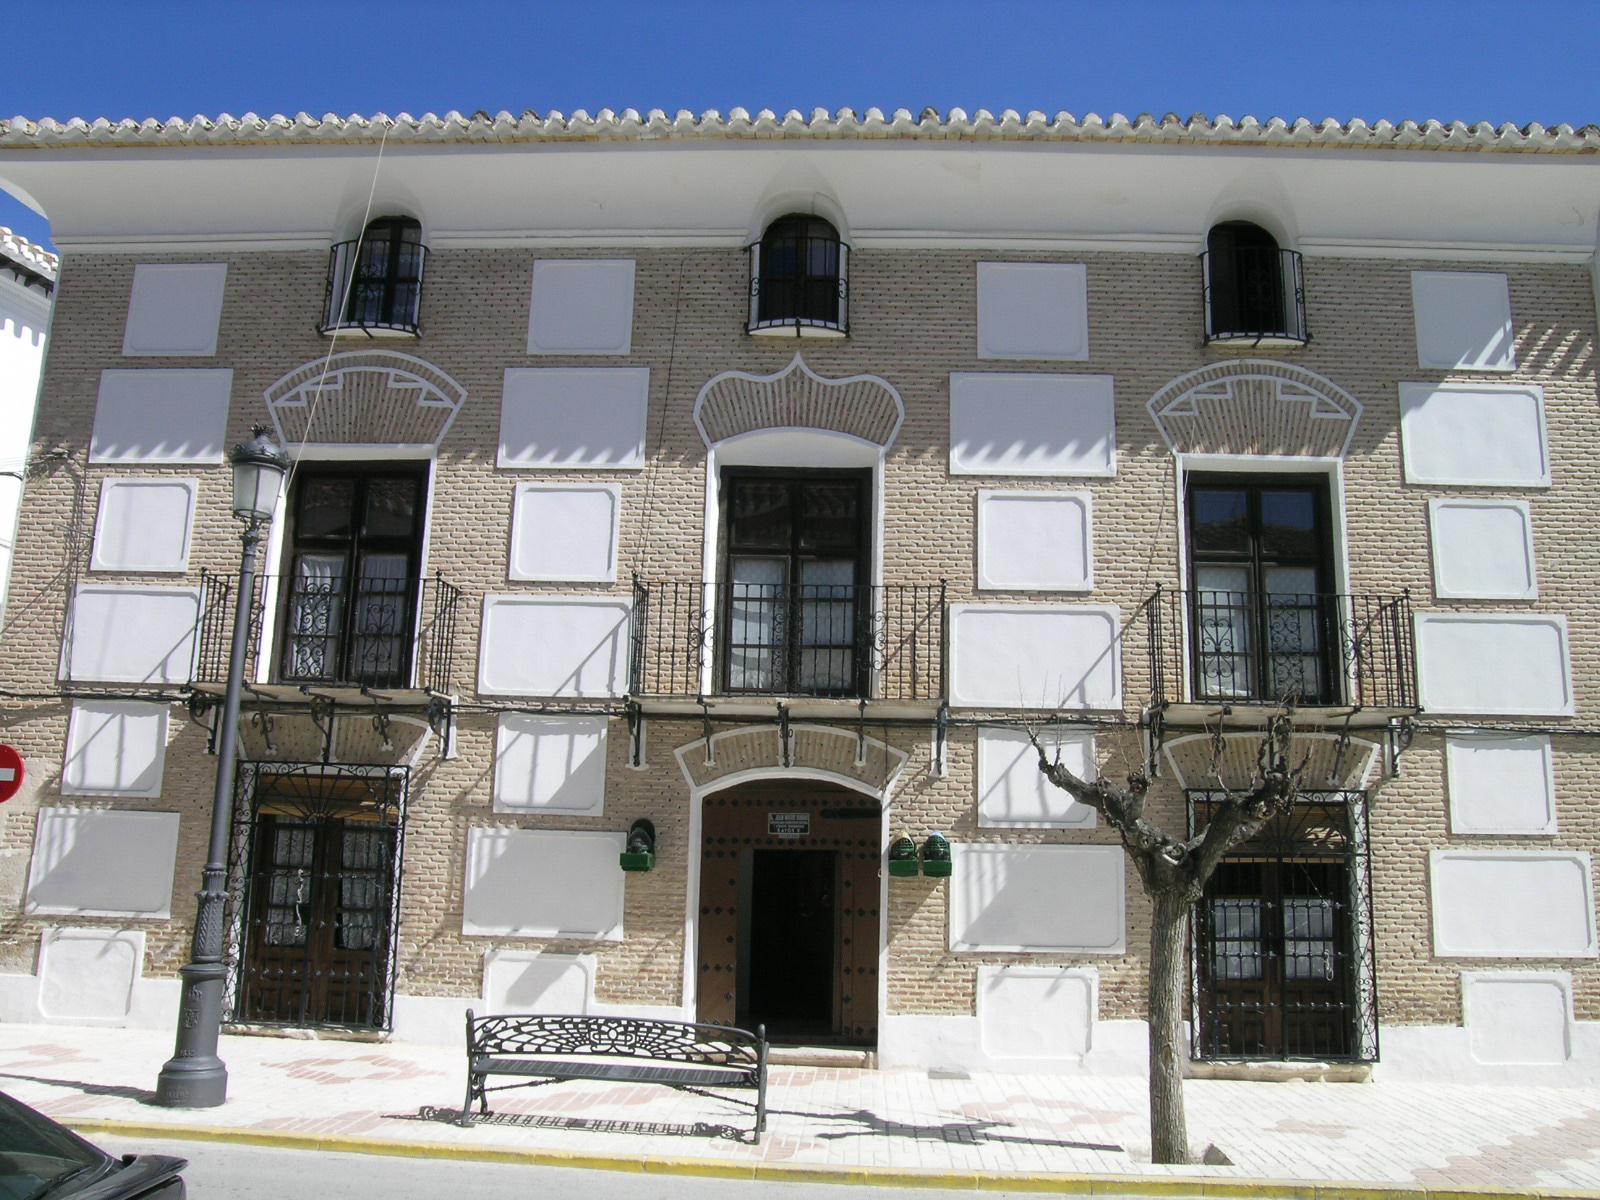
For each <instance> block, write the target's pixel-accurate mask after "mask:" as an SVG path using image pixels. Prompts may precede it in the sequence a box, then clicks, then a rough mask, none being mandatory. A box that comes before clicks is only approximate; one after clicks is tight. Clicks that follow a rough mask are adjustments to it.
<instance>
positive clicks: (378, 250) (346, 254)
mask: <svg viewBox="0 0 1600 1200" xmlns="http://www.w3.org/2000/svg"><path fill="white" fill-rule="evenodd" d="M427 256H428V248H427V247H426V246H424V245H423V244H422V224H421V222H419V221H416V220H413V219H412V218H411V217H379V218H378V219H377V220H375V221H372V222H371V223H369V224H368V225H367V227H366V229H365V230H364V231H363V232H362V234H361V236H360V237H359V238H358V239H357V240H355V241H353V242H340V243H339V244H338V245H336V246H335V247H334V248H333V254H332V256H331V257H330V259H329V261H328V298H327V306H326V308H325V309H324V314H325V320H324V321H323V323H322V326H321V330H322V332H323V333H338V332H340V331H345V330H349V331H360V332H363V333H365V334H367V335H368V336H369V337H382V336H389V337H416V336H417V335H418V334H420V333H421V332H422V325H421V321H420V315H421V309H422V267H423V263H424V261H425V260H426V259H427Z"/></svg>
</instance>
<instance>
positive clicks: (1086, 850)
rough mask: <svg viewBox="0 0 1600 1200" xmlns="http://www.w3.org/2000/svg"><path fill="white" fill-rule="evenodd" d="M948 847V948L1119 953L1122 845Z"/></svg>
mask: <svg viewBox="0 0 1600 1200" xmlns="http://www.w3.org/2000/svg"><path fill="white" fill-rule="evenodd" d="M951 849H952V857H953V859H954V867H953V868H952V878H951V888H950V948H951V949H952V950H972V951H978V950H983V951H1018V952H1024V951H1040V952H1059V953H1065V952H1068V951H1072V952H1076V953H1081V954H1121V953H1122V952H1123V949H1124V941H1125V933H1124V925H1125V920H1124V915H1125V908H1126V898H1125V889H1124V886H1123V853H1122V848H1121V847H1120V846H1001V845H980V844H974V843H960V842H958V843H956V844H955V845H954V846H952V848H951Z"/></svg>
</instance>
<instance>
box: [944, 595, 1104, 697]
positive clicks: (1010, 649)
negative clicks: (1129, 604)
mask: <svg viewBox="0 0 1600 1200" xmlns="http://www.w3.org/2000/svg"><path fill="white" fill-rule="evenodd" d="M1121 627H1122V613H1121V610H1120V609H1117V608H1110V607H1100V606H1090V605H1081V606H1072V607H1066V606H1047V605H1042V604H1038V605H1002V604H952V605H951V606H950V631H951V636H950V645H951V686H950V700H951V703H953V704H957V705H964V706H968V707H978V708H1044V709H1055V708H1113V709H1114V708H1121V707H1122V667H1121V662H1120V659H1121V640H1120V637H1119V634H1118V631H1119V630H1120V629H1121Z"/></svg>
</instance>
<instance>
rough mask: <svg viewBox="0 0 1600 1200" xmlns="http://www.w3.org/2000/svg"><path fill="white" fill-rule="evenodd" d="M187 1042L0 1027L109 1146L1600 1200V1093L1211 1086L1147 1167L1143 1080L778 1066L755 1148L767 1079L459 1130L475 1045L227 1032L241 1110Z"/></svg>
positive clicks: (515, 1102)
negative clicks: (187, 1081)
mask: <svg viewBox="0 0 1600 1200" xmlns="http://www.w3.org/2000/svg"><path fill="white" fill-rule="evenodd" d="M171 1051H172V1038H171V1035H169V1034H165V1033H161V1034H155V1033H146V1032H138V1031H130V1030H121V1029H85V1028H77V1027H67V1026H41V1025H0V1088H4V1089H5V1090H6V1091H9V1092H11V1093H12V1094H14V1095H15V1096H17V1097H18V1098H20V1099H22V1100H24V1101H26V1102H28V1103H30V1104H33V1105H34V1106H36V1107H38V1108H40V1109H42V1110H44V1111H45V1112H47V1113H49V1114H50V1115H52V1116H54V1117H56V1118H57V1119H59V1120H62V1121H64V1122H66V1123H68V1124H70V1125H73V1126H74V1127H76V1128H79V1129H82V1130H84V1131H85V1132H87V1133H89V1134H90V1135H91V1136H92V1135H93V1131H95V1130H97V1129H98V1130H112V1129H115V1130H116V1131H118V1132H127V1133H133V1134H135V1135H137V1136H144V1137H149V1138H156V1137H159V1136H161V1135H162V1134H170V1135H172V1136H179V1135H182V1136H189V1137H193V1136H200V1137H207V1136H214V1137H231V1138H245V1139H249V1140H252V1141H269V1140H270V1141H278V1140H282V1141H285V1142H287V1143H288V1144H291V1145H301V1146H308V1147H309V1146H324V1147H327V1148H337V1149H342V1150H369V1151H372V1152H376V1153H395V1154H426V1155H429V1156H438V1157H451V1156H457V1157H466V1158H487V1159H502V1160H511V1161H519V1160H520V1161H538V1162H547V1163H552V1164H563V1165H569V1166H572V1165H590V1166H603V1167H613V1168H620V1169H628V1170H633V1171H639V1170H644V1171H654V1170H660V1171H674V1172H704V1173H709V1174H718V1175H747V1176H759V1177H763V1178H772V1179H785V1178H787V1179H795V1178H837V1179H839V1180H840V1181H844V1182H866V1181H869V1180H870V1181H871V1182H877V1183H913V1184H915V1183H920V1184H924V1185H927V1186H943V1187H951V1186H954V1187H967V1188H972V1187H983V1188H985V1189H988V1190H996V1189H1000V1190H1019V1191H1020V1190H1059V1191H1066V1192H1078V1193H1089V1192H1094V1193H1097V1194H1100V1193H1118V1192H1121V1193H1124V1194H1127V1193H1130V1192H1133V1193H1137V1192H1140V1191H1145V1192H1152V1193H1153V1192H1160V1193H1161V1194H1163V1195H1166V1196H1173V1195H1185V1194H1189V1195H1201V1194H1202V1190H1203V1191H1204V1194H1207V1195H1225V1194H1230V1193H1231V1194H1234V1195H1241V1194H1250V1195H1258V1194H1276V1195H1279V1196H1292V1197H1295V1198H1296V1200H1312V1197H1313V1192H1312V1190H1311V1189H1310V1188H1309V1187H1308V1186H1306V1185H1307V1184H1310V1183H1324V1184H1326V1183H1337V1184H1346V1185H1351V1186H1354V1187H1356V1188H1357V1189H1358V1190H1359V1189H1363V1188H1377V1189H1380V1190H1381V1191H1384V1192H1389V1193H1393V1192H1395V1191H1404V1192H1408V1193H1412V1194H1417V1193H1422V1192H1432V1193H1437V1192H1450V1193H1459V1192H1462V1191H1469V1192H1471V1191H1479V1190H1483V1191H1491V1192H1493V1191H1498V1192H1518V1193H1523V1194H1527V1193H1541V1192H1542V1193H1547V1194H1562V1195H1569V1196H1570V1195H1583V1196H1600V1089H1594V1090H1591V1089H1567V1088H1503V1087H1495V1088H1491V1087H1450V1086H1432V1085H1418V1084H1411V1085H1403V1084H1392V1083H1383V1084H1370V1083H1369V1084H1338V1083H1238V1082H1228V1081H1221V1080H1191V1081H1189V1082H1188V1083H1187V1084H1185V1087H1186V1089H1187V1095H1188V1107H1189V1132H1190V1137H1191V1139H1192V1140H1193V1142H1194V1144H1195V1145H1196V1146H1198V1147H1204V1146H1206V1145H1207V1144H1210V1145H1213V1146H1215V1147H1217V1148H1218V1149H1219V1150H1220V1151H1221V1152H1222V1154H1223V1155H1225V1156H1226V1158H1227V1160H1228V1165H1220V1164H1219V1165H1209V1166H1185V1167H1167V1166H1156V1165H1152V1164H1151V1163H1150V1162H1149V1141H1148V1131H1147V1118H1146V1115H1145V1114H1146V1108H1145V1096H1144V1083H1143V1081H1142V1080H1139V1079H1101V1078H1075V1077H1071V1076H1050V1075H1031V1076H1024V1075H992V1074H975V1075H973V1076H972V1077H971V1078H941V1077H937V1076H935V1077H930V1076H929V1075H927V1074H925V1073H923V1072H921V1071H911V1070H896V1071H857V1070H839V1069H815V1068H802V1067H774V1068H773V1069H772V1072H771V1087H770V1091H769V1104H770V1107H771V1115H770V1120H769V1124H768V1130H767V1134H766V1136H765V1137H764V1138H762V1140H761V1143H760V1145H756V1144H754V1143H753V1141H752V1140H751V1137H750V1129H751V1126H752V1124H753V1113H752V1111H751V1108H750V1107H749V1104H748V1101H749V1099H750V1094H749V1093H738V1092H735V1093H730V1095H731V1096H733V1097H738V1099H737V1100H735V1099H730V1098H719V1097H717V1096H714V1095H711V1094H710V1093H680V1092H675V1091H672V1090H670V1089H667V1088H662V1087H653V1086H642V1085H626V1084H610V1083H595V1084H588V1083H562V1084H554V1085H549V1086H544V1087H539V1088H531V1089H525V1090H522V1091H515V1092H506V1093H501V1094H500V1095H499V1096H498V1097H496V1098H495V1100H496V1112H495V1114H494V1116H493V1117H491V1118H489V1119H488V1120H486V1121H484V1122H482V1123H480V1124H478V1125H477V1126H475V1127H474V1128H472V1129H461V1128H459V1127H457V1126H455V1125H452V1124H450V1123H449V1119H450V1117H451V1116H452V1115H453V1113H454V1111H455V1110H456V1108H457V1106H458V1105H459V1104H460V1103H461V1095H462V1092H463V1090H464V1086H465V1067H464V1062H463V1059H464V1054H463V1052H462V1051H460V1050H452V1049H446V1048H442V1047H429V1046H396V1045H376V1044H370V1043H359V1042H337V1041H303V1040H291V1039H286V1038H271V1037H226V1038H224V1039H223V1045H222V1057H223V1059H224V1061H226V1062H227V1064H228V1069H229V1074H230V1086H229V1099H228V1102H227V1103H226V1104H224V1105H223V1106H221V1107H220V1108H215V1109H207V1110H199V1111H194V1110H191V1111H182V1110H172V1109H163V1108H157V1107H155V1106H154V1104H153V1103H152V1100H153V1094H152V1092H153V1088H154V1086H155V1080H156V1075H157V1072H158V1071H159V1070H160V1068H161V1064H162V1063H163V1062H164V1061H165V1060H166V1059H167V1058H168V1057H169V1056H170V1054H171ZM1269 1181H1270V1182H1273V1183H1277V1184H1279V1185H1280V1186H1277V1187H1273V1186H1263V1184H1269ZM1296 1185H1297V1186H1296ZM1325 1194H1328V1195H1332V1194H1333V1193H1332V1192H1328V1193H1325Z"/></svg>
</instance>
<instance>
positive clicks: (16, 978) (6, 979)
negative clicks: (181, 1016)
mask: <svg viewBox="0 0 1600 1200" xmlns="http://www.w3.org/2000/svg"><path fill="white" fill-rule="evenodd" d="M180 991H181V986H180V984H179V982H178V980H176V979H142V978H141V979H137V980H135V981H134V983H133V988H132V991H131V993H130V996H129V1003H128V1008H127V1012H126V1013H117V1014H112V1015H103V1016H95V1015H93V1014H92V1013H88V1012H83V1013H66V1014H63V1015H60V1016H55V1015H52V1014H50V1013H47V1012H45V1011H44V1010H43V1009H42V1008H41V1007H40V1003H39V992H40V988H39V977H38V976H37V975H0V1023H6V1024H19V1025H100V1026H112V1027H115V1028H119V1029H171V1030H176V1029H177V1028H178V999H179V993H180Z"/></svg>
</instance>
